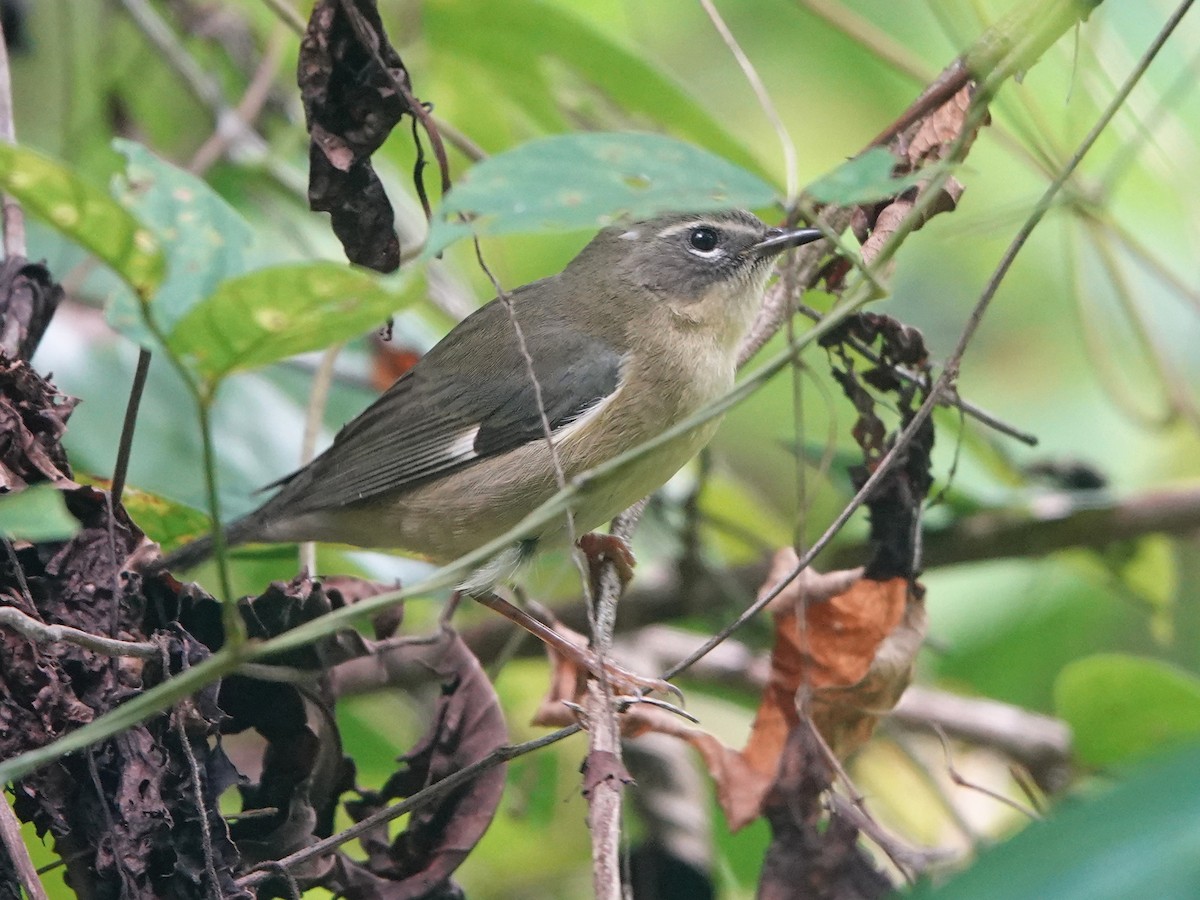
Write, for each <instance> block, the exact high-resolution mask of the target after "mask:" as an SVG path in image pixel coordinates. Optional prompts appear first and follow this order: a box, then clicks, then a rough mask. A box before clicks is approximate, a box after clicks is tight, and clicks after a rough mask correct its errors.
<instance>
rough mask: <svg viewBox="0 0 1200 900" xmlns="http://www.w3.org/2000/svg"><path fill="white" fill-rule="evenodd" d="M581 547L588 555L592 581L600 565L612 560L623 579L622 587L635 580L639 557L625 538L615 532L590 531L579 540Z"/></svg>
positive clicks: (584, 553)
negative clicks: (635, 569)
mask: <svg viewBox="0 0 1200 900" xmlns="http://www.w3.org/2000/svg"><path fill="white" fill-rule="evenodd" d="M575 543H576V544H578V546H579V549H580V550H582V551H583V555H584V556H586V557H587V561H588V566H589V567H590V568H591V572H592V581H593V582H595V581H596V579H597V576H598V574H599V571H600V566H602V565H604V563H606V562H611V563H612V564H613V565H614V566H615V567H616V569H617V577H618V578H620V579H621V587H622V588H623V587H625V585H627V584H629V582H630V581H632V580H633V567H634V566H635V565H637V557H635V556H634V555H633V550H632V548H630V546H629V544H628V542H626V541H625V539H624V538H619V537H617V536H616V535H615V534H603V533H601V532H599V531H589V532H588V533H587V534H585V535H583V537H581V538H580V539H579V540H578V541H576V542H575Z"/></svg>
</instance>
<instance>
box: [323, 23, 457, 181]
mask: <svg viewBox="0 0 1200 900" xmlns="http://www.w3.org/2000/svg"><path fill="white" fill-rule="evenodd" d="M342 12H344V13H345V15H346V18H347V19H349V20H350V25H351V27H352V28H353V29H354V33H355V34H356V35H357V36H358V41H359V43H360V44H361V45H362V48H363V49H364V50H366V51H367V52H368V53H369V54H371V56H372V58H373V59H374V60H375V65H377V66H378V67H379V72H380V74H381V75H383V77H384V78H386V79H387V80H388V82H389V83H390V84H391V86H392V89H393V90H394V91H395V92H396V93H397V94H399V95H400V96H401V97H403V98H404V102H405V104H407V106H408V112H409V113H410V114H411V115H412V116H413V118H414V119H416V120H417V121H418V122H420V123H421V127H422V128H424V129H425V133H426V134H427V135H428V136H429V143H430V144H432V145H433V156H434V158H435V159H436V160H437V163H438V172H439V173H440V174H441V176H442V194H443V195H444V194H445V193H446V192H447V191H449V190H450V184H451V182H450V161H449V159H447V158H446V146H445V144H444V143H443V142H442V136H441V134H440V133H439V132H438V128H437V123H435V122H434V120H433V116H432V115H430V112H429V110H428V109H426V108H425V105H424V104H422V103H421V102H420V101H419V100H417V98H416V97H415V96H413V93H412V91H411V90H409V87H408V85H407V84H405V83H404V79H403V78H397V77H396V75H395V74H394V73H393V72H392V70H391V68H389V67H388V64H387V63H386V62H385V61H384V59H383V57H382V56H381V55H380V53H379V46H378V45H377V43H376V42H375V41H374V40H373V39H372V35H371V31H370V29H369V28H368V27H367V23H366V20H365V19H363V16H362V13H361V12H359V10H358V7H357V6H355V5H354V0H342ZM417 190H418V191H422V192H423V188H422V186H421V184H420V183H419V182H418V184H417Z"/></svg>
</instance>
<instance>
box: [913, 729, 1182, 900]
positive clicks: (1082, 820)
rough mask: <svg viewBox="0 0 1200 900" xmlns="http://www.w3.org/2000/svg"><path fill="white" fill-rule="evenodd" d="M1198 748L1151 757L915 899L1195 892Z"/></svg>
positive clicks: (1160, 899) (1178, 899)
mask: <svg viewBox="0 0 1200 900" xmlns="http://www.w3.org/2000/svg"><path fill="white" fill-rule="evenodd" d="M1197 771H1200V747H1197V746H1194V745H1193V746H1189V747H1187V748H1186V749H1185V750H1181V751H1180V752H1178V753H1175V754H1173V755H1171V756H1169V757H1167V758H1165V759H1158V760H1155V761H1154V762H1153V763H1151V764H1148V765H1146V766H1145V767H1144V768H1142V769H1140V770H1136V771H1135V772H1134V773H1132V774H1131V776H1130V777H1129V779H1128V780H1127V781H1124V782H1123V783H1121V784H1119V785H1118V786H1117V787H1116V788H1114V789H1113V790H1111V791H1109V792H1108V793H1106V794H1104V795H1102V796H1099V797H1094V798H1090V799H1087V800H1082V801H1076V802H1069V803H1066V804H1063V806H1062V807H1061V808H1060V809H1059V810H1058V811H1057V812H1056V814H1055V815H1054V817H1053V818H1051V819H1050V820H1048V821H1045V822H1038V823H1035V824H1033V825H1030V826H1029V827H1028V828H1026V829H1025V830H1024V831H1022V832H1021V833H1020V834H1018V835H1017V836H1016V837H1014V838H1013V839H1012V840H1010V841H1008V842H1006V843H1004V844H1002V845H1000V846H999V847H997V848H996V849H994V850H992V851H990V852H988V853H985V854H984V855H983V856H982V858H980V860H979V861H978V862H977V863H976V864H975V865H974V866H972V867H971V868H970V869H969V870H968V871H967V872H965V873H963V874H962V875H960V876H959V877H958V878H955V879H953V880H952V881H950V882H948V883H947V884H945V885H944V886H943V887H941V888H939V889H937V890H931V889H929V887H928V885H922V886H921V887H919V888H917V890H915V891H913V892H912V893H911V894H908V895H907V896H909V897H911V898H914V900H915V898H920V900H957V898H963V900H1030V898H1034V897H1037V898H1043V897H1045V898H1053V900H1128V898H1130V897H1145V898H1147V900H1149V898H1154V900H1185V898H1193V897H1200V865H1198V864H1197V861H1198V860H1200V791H1197V790H1196V772H1197Z"/></svg>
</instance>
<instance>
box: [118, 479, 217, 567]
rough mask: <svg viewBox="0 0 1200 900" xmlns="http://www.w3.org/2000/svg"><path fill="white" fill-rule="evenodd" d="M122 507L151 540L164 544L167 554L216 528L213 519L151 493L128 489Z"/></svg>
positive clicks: (194, 509) (189, 507) (196, 510)
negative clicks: (212, 522)
mask: <svg viewBox="0 0 1200 900" xmlns="http://www.w3.org/2000/svg"><path fill="white" fill-rule="evenodd" d="M121 505H122V506H124V507H125V511H126V512H127V513H129V517H130V518H131V519H133V521H135V522H136V523H137V525H138V527H139V528H141V529H142V531H144V532H145V533H146V536H147V537H149V538H150V539H151V540H155V541H158V543H159V544H161V545H162V548H163V552H166V551H168V550H173V549H174V548H176V547H179V546H182V545H183V544H186V543H187V542H188V541H192V540H195V539H196V538H198V537H201V536H202V535H205V534H208V532H209V531H210V530H211V529H212V525H211V520H210V519H209V518H208V516H207V515H206V514H205V513H203V512H201V511H200V510H198V509H196V508H195V507H193V506H188V505H187V504H186V503H179V502H177V501H175V500H170V499H168V498H166V497H164V496H162V495H161V494H153V493H151V492H150V491H142V490H138V489H136V488H131V487H128V486H127V487H126V488H125V492H124V493H123V494H122V495H121Z"/></svg>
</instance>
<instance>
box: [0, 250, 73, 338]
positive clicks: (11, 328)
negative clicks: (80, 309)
mask: <svg viewBox="0 0 1200 900" xmlns="http://www.w3.org/2000/svg"><path fill="white" fill-rule="evenodd" d="M62 298H63V289H62V287H61V286H59V284H58V283H57V282H55V280H54V278H53V277H52V276H51V275H50V270H49V269H47V268H46V267H45V266H44V265H42V264H41V263H31V262H30V261H29V260H27V259H25V258H24V257H23V256H10V257H8V258H7V259H5V260H4V261H3V262H2V263H0V357H6V358H7V359H9V360H28V359H29V358H30V357H32V356H33V352H34V351H35V350H36V349H37V346H38V344H39V343H41V340H42V335H43V334H44V333H45V331H46V326H47V325H49V324H50V319H51V318H52V317H53V316H54V311H55V310H56V309H58V304H59V303H60V302H61V301H62Z"/></svg>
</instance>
